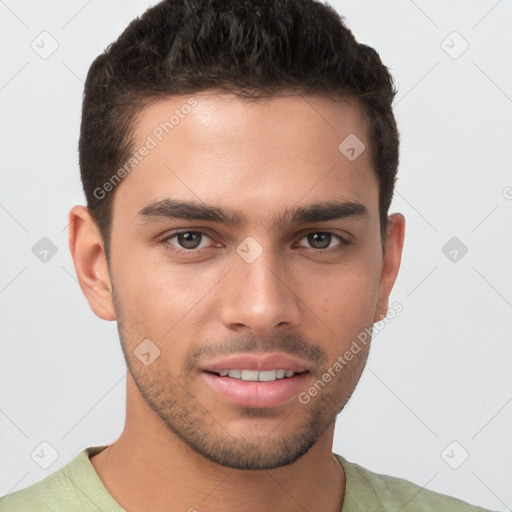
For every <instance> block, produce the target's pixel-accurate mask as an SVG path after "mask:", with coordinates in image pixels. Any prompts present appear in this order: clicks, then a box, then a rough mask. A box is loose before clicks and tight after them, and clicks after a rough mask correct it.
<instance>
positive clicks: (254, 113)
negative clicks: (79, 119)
mask: <svg viewBox="0 0 512 512" xmlns="http://www.w3.org/2000/svg"><path fill="white" fill-rule="evenodd" d="M144 147H147V148H150V149H147V150H145V151H144V153H145V156H144V157H143V158H140V159H139V161H138V162H136V165H135V166H134V167H133V169H132V170H131V172H129V173H128V174H127V176H126V178H124V180H123V181H124V182H126V183H121V185H120V186H118V189H119V190H116V194H115V196H114V208H115V203H118V204H124V205H125V206H126V205H127V204H129V205H131V206H133V209H135V208H136V207H138V209H140V208H142V207H144V206H145V205H146V204H149V203H151V202H153V201H154V200H155V199H158V198H165V197H173V198H180V199H190V200H194V201H196V202H197V201H204V202H206V203H209V204H227V203H230V206H232V207H233V209H238V210H250V209H252V210H253V211H259V213H260V216H262V215H263V213H264V212H265V211H268V212H269V213H272V214H276V213H277V209H278V208H279V206H282V207H283V208H285V207H287V206H289V204H285V203H290V202H293V203H297V202H299V201H300V202H307V200H310V201H309V202H313V201H318V200H327V199H337V200H339V199H345V200H358V201H359V202H361V201H364V200H366V201H367V202H370V203H371V202H372V201H373V199H376V197H377V196H376V195H377V194H378V183H377V180H376V176H375V174H374V171H373V169H372V168H371V163H370V151H369V140H368V137H367V130H366V123H365V120H364V118H363V116H362V114H361V110H360V108H359V106H358V104H357V102H356V101H355V100H351V99H348V98H347V99H340V100H338V99H336V100H335V99H332V98H327V97H324V96H318V95H315V96H313V95H302V96H279V97H273V98H265V99H256V100H252V99H251V100H248V99H244V98H238V97H236V96H234V95H226V94H215V93H198V94H194V95H190V96H186V95H183V96H175V97H172V98H169V99H165V100H159V101H158V102H155V103H153V104H151V105H149V106H147V107H146V108H144V109H143V110H142V111H141V112H140V113H139V114H138V116H137V122H136V124H135V129H134V148H135V151H136V152H138V153H139V154H140V153H141V151H140V150H141V149H142V148H144ZM347 149H348V150H349V152H348V153H347ZM351 150H353V151H352V152H350V151H351ZM354 151H355V152H356V158H353V156H354ZM358 153H360V154H359V155H358ZM134 163H135V162H134ZM118 196H119V197H118ZM301 198H303V200H301ZM254 209H256V210H254ZM369 209H371V205H370V207H369ZM137 211H138V210H137ZM133 213H135V212H133Z"/></svg>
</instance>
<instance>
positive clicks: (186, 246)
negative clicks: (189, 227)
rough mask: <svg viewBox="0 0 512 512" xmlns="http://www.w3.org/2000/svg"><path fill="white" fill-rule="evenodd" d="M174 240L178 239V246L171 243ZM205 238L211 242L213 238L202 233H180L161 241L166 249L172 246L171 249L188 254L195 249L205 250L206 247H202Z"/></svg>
mask: <svg viewBox="0 0 512 512" xmlns="http://www.w3.org/2000/svg"><path fill="white" fill-rule="evenodd" d="M173 238H176V243H177V244H178V245H175V244H174V243H171V240H172V239H173ZM204 238H207V239H209V240H211V238H210V237H209V236H208V235H206V234H205V233H203V232H202V231H181V232H179V233H173V234H172V235H169V236H167V237H165V238H164V239H163V240H161V243H163V244H164V245H165V246H166V247H169V246H171V247H169V248H170V249H172V250H175V251H177V252H186V251H193V250H195V249H198V250H200V249H203V248H204V247H205V246H202V247H201V243H202V242H203V239H204ZM206 245H207V244H206Z"/></svg>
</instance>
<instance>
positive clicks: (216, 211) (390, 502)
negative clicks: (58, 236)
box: [0, 0, 482, 512]
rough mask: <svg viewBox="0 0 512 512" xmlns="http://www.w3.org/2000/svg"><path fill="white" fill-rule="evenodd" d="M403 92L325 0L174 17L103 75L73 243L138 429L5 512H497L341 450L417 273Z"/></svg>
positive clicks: (97, 67)
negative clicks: (379, 325)
mask: <svg viewBox="0 0 512 512" xmlns="http://www.w3.org/2000/svg"><path fill="white" fill-rule="evenodd" d="M395 92H396V91H395V89H394V87H393V81H392V78H391V76H390V75H389V73H388V71H387V69H386V67H385V66H384V65H383V64H382V62H381V61H380V58H379V56H378V54H377V53H376V52H375V51H374V50H373V49H371V48H369V47H367V46H364V45H362V44H359V43H357V42H356V41H355V39H354V37H353V36H352V34H351V32H350V31H349V30H348V29H347V28H346V27H345V26H344V24H343V23H342V20H341V19H340V17H339V16H338V15H337V14H336V12H335V11H334V10H333V9H331V8H330V7H329V6H327V5H324V4H322V3H319V2H315V1H313V0H293V1H291V0H290V1H285V0H275V1H268V0H257V1H234V0H233V1H227V0H225V1H218V2H213V1H206V0H168V1H163V2H161V3H160V4H158V5H156V6H154V7H152V8H151V9H149V10H148V11H146V13H145V14H144V15H143V16H142V17H141V18H138V19H136V20H134V21H133V22H132V23H131V24H130V26H129V27H128V28H127V29H126V30H125V31H124V32H123V34H122V35H121V36H120V37H119V39H118V40H117V41H116V42H115V43H114V44H112V45H111V46H110V47H109V48H107V50H106V52H105V53H104V54H102V55H100V56H99V57H98V58H97V59H96V60H95V61H94V63H93V64H92V66H91V68H90V70H89V74H88V77H87V82H86V85H85V95H84V103H83V113H82V126H81V134H80V144H79V152H80V167H81V176H82V182H83V185H84V191H85V195H86V198H87V208H84V207H82V206H75V207H74V208H73V209H72V210H71V212H70V216H69V220H70V229H69V243H70V250H71V253H72V256H73V260H74V264H75V269H76V272H77V277H78V280H79V282H80V285H81V288H82V290H83V292H84V294H85V296H86V298H87V300H88V302H89V305H90V307H91V309H92V310H93V311H94V313H95V314H96V315H97V316H99V317H100V318H102V319H104V320H107V321H111V320H115V321H116V322H117V324H118V330H119V335H120V341H121V345H122V348H123V353H124V356H125V358H126V362H127V366H128V373H127V413H126V424H125V428H124V431H123V433H122V434H121V436H120V437H119V439H118V440H117V441H116V442H114V443H113V444H111V445H109V446H106V447H105V446H96V447H90V448H88V449H87V450H85V451H84V452H82V453H81V454H79V455H78V456H77V457H76V458H75V459H74V460H73V461H72V462H70V463H69V464H68V465H67V466H65V467H64V468H62V469H61V470H59V471H57V472H56V473H54V474H53V475H50V476H49V477H47V478H46V479H44V480H43V481H41V482H39V483H37V484H35V485H32V486H30V487H28V488H27V489H23V490H21V491H18V492H15V493H13V494H11V495H9V496H7V497H5V498H3V499H2V500H1V501H0V510H1V511H10V512H15V511H22V510H23V511H36V510H37V511H41V510H51V511H52V512H57V511H64V510H66V511H70V510H73V511H75V510H83V511H89V510H91V511H92V510H102V511H120V510H127V511H146V510H148V511H149V510H150V511H154V512H156V511H164V510H165V511H180V510H182V511H187V510H188V511H195V510H197V511H200V512H207V511H214V510H227V511H229V510H237V511H239V512H241V511H247V512H249V511H255V510H280V511H284V512H288V511H295V510H306V511H320V510H322V511H326V512H329V511H332V512H334V511H340V510H342V511H343V512H353V511H371V510H375V511H377V510H378V511H399V510H403V511H416V510H418V511H419V510H422V511H434V510H436V511H439V510H443V511H445V510H450V511H476V510H482V509H479V508H476V507H473V506H471V505H468V504H467V503H464V502H462V501H460V500H457V499H454V498H450V497H447V496H443V495H440V494H437V493H434V492H431V491H428V490H424V489H421V488H420V487H419V486H417V485H415V484H413V483H411V482H407V481H405V480H401V479H398V478H392V477H389V476H385V475H378V474H375V473H372V472H371V471H369V470H367V469H365V468H363V467H361V466H359V465H357V464H354V463H351V462H349V461H347V460H346V459H344V458H343V457H341V456H340V455H338V454H333V453H332V442H333V434H334V427H335V420H336V417H337V415H338V413H339V412H340V411H341V410H342V409H343V407H344V406H345V404H346V403H347V401H348V400H349V398H350V396H351V394H352V392H353V390H354V388H355V386H356V384H357V382H358V380H359V377H360V375H361V372H362V371H363V368H364V365H365V362H366V359H367V356H368V351H369V346H370V343H369V339H368V335H366V337H365V336H361V334H362V333H367V332H368V331H369V330H371V327H372V325H373V323H374V322H377V321H379V320H382V319H383V318H385V316H386V314H387V311H388V307H389V295H390V292H391V289H392V287H393V284H394V282H395V278H396V276H397V273H398V269H399V266H400V259H401V253H402V245H403V240H404V230H405V220H404V217H403V216H402V215H401V214H394V215H391V216H388V209H389V205H390V202H391V199H392V195H393V187H394V182H395V177H396V171H397V166H398V132H397V128H396V123H395V119H394V116H393V112H392V108H391V104H392V100H393V97H394V95H395ZM370 332H371V331H370ZM354 344H355V345H354ZM356 347H357V348H356ZM348 354H352V355H351V356H348Z"/></svg>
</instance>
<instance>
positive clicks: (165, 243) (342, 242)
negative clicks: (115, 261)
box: [159, 229, 351, 256]
mask: <svg viewBox="0 0 512 512" xmlns="http://www.w3.org/2000/svg"><path fill="white" fill-rule="evenodd" d="M184 233H196V234H201V235H204V236H206V237H208V238H210V239H211V237H210V236H208V234H207V233H205V232H204V231H198V230H191V229H188V230H183V231H177V232H175V233H171V234H170V235H166V236H165V237H164V238H162V239H160V240H159V243H160V244H161V245H163V246H164V248H165V250H166V251H170V252H172V253H173V254H175V255H178V256H181V255H190V256H196V255H198V254H201V253H202V252H203V251H204V250H208V249H210V247H203V248H201V249H181V248H176V247H171V246H170V245H169V243H168V242H169V241H170V240H171V239H173V238H175V237H177V236H178V235H182V234H184ZM319 233H321V234H323V235H331V236H333V237H336V238H338V239H339V241H340V243H339V244H337V245H335V246H334V247H329V248H326V249H315V248H314V247H309V248H308V247H305V248H306V249H310V250H312V251H315V252H317V253H320V254H322V253H327V254H331V252H332V251H338V250H341V249H343V248H344V247H345V246H347V245H350V244H351V242H350V241H349V240H347V239H346V238H343V237H342V236H340V235H337V234H336V233H332V232H331V231H318V230H317V231H308V232H307V233H305V234H304V235H303V236H302V237H301V238H300V240H302V239H303V238H306V237H307V236H308V235H311V234H319ZM201 242H202V239H201V241H200V243H201ZM301 247H304V246H301Z"/></svg>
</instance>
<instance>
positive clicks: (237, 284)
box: [219, 249, 302, 337]
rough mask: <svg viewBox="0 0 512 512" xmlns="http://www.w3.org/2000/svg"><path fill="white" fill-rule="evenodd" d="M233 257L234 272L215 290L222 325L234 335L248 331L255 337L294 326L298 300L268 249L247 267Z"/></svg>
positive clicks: (280, 264) (291, 283)
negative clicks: (220, 287) (217, 292)
mask: <svg viewBox="0 0 512 512" xmlns="http://www.w3.org/2000/svg"><path fill="white" fill-rule="evenodd" d="M233 256H234V257H233V260H234V263H233V265H234V268H232V270H231V272H229V273H228V275H227V276H226V279H224V280H223V286H222V289H221V290H219V292H220V297H221V301H222V305H221V313H220V314H221V320H222V322H223V324H224V325H225V326H226V327H227V328H229V329H231V330H236V331H241V330H245V329H250V330H251V331H252V332H253V334H254V335H256V336H259V337H267V336H270V335H272V333H273V331H274V329H275V328H277V327H279V328H293V327H296V326H298V325H299V324H300V321H301V316H302V312H301V308H300V302H301V299H300V298H299V297H298V296H297V294H296V293H297V292H296V290H294V288H297V286H294V281H295V280H294V279H293V277H292V276H291V275H290V272H289V271H287V270H286V269H285V268H284V265H285V263H284V262H278V260H277V258H276V257H275V256H274V255H273V254H272V251H271V250H269V249H268V250H267V249H266V250H264V251H263V252H262V253H261V254H260V256H259V257H258V258H257V259H256V260H254V261H252V262H250V263H249V262H247V261H245V260H244V259H243V258H241V257H239V256H238V254H234V255H233ZM299 277H300V276H299Z"/></svg>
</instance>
